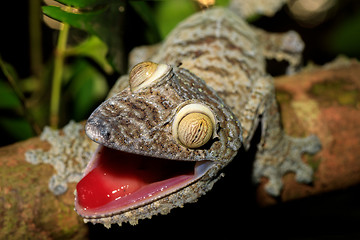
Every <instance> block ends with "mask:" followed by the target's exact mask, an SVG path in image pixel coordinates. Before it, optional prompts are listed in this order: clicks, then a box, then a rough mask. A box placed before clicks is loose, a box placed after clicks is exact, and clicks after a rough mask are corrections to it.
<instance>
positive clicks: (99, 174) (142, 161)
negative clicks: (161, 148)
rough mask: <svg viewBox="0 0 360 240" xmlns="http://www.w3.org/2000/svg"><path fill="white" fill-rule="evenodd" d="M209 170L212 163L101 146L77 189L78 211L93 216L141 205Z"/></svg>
mask: <svg viewBox="0 0 360 240" xmlns="http://www.w3.org/2000/svg"><path fill="white" fill-rule="evenodd" d="M209 166H210V162H209V161H202V162H192V161H175V160H166V159H159V158H152V157H145V156H141V155H135V154H130V153H125V152H121V151H117V150H114V149H110V148H107V147H104V146H100V148H99V150H98V151H97V153H96V154H95V159H94V162H93V163H92V165H91V166H90V168H89V170H88V172H87V174H86V175H85V176H84V177H83V179H82V180H81V181H80V182H79V183H78V184H77V186H76V192H77V197H76V208H77V211H78V212H79V213H80V214H82V215H88V214H92V215H93V214H107V213H109V212H115V211H121V210H122V209H126V208H129V207H132V206H134V205H141V204H142V203H146V202H147V201H151V200H152V199H154V198H156V197H159V196H163V195H166V194H167V193H169V192H171V191H174V190H176V189H179V188H181V187H184V186H186V185H188V184H189V183H191V182H193V181H194V180H196V179H198V178H199V177H200V176H202V175H203V174H204V173H205V172H206V171H207V170H208V168H209Z"/></svg>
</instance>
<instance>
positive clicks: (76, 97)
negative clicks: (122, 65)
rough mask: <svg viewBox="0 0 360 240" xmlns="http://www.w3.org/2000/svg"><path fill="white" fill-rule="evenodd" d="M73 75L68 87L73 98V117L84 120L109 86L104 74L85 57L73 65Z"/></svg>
mask: <svg viewBox="0 0 360 240" xmlns="http://www.w3.org/2000/svg"><path fill="white" fill-rule="evenodd" d="M71 68H72V69H71V70H70V71H72V77H71V81H70V85H69V87H68V89H67V91H68V93H69V94H70V95H71V99H72V101H71V102H72V106H71V107H72V113H73V114H72V118H73V119H75V120H78V121H80V120H83V119H85V118H87V117H88V115H89V114H90V113H91V111H92V110H93V109H94V107H96V105H97V104H99V102H100V101H102V100H103V99H104V98H105V96H106V94H107V92H108V90H109V87H108V85H107V82H106V79H105V78H104V76H103V75H102V74H101V73H99V72H98V70H97V69H96V68H94V67H93V66H92V65H91V64H90V63H88V62H87V61H86V60H85V59H79V60H78V61H76V62H75V63H74V64H72V65H71Z"/></svg>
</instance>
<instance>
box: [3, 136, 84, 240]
mask: <svg viewBox="0 0 360 240" xmlns="http://www.w3.org/2000/svg"><path fill="white" fill-rule="evenodd" d="M38 148H41V149H44V150H47V149H49V148H50V145H49V144H48V143H47V142H43V141H41V140H40V139H39V138H38V137H36V138H31V139H29V140H27V141H24V142H19V143H16V144H13V145H10V146H6V147H2V148H0V179H1V180H0V239H83V238H84V237H85V236H86V235H87V231H88V230H87V226H86V225H85V224H84V223H83V221H82V219H81V218H79V217H78V216H77V214H76V213H75V211H74V194H73V192H74V188H75V184H70V185H69V190H68V191H67V192H66V194H64V195H61V196H55V195H53V194H52V193H51V192H50V191H49V189H48V182H49V179H50V177H51V176H52V175H53V174H54V172H55V171H54V169H53V167H52V166H51V165H48V164H38V165H33V164H31V163H28V162H26V161H25V152H26V151H27V150H29V149H38Z"/></svg>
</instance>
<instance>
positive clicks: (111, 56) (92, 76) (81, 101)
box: [0, 0, 360, 145]
mask: <svg viewBox="0 0 360 240" xmlns="http://www.w3.org/2000/svg"><path fill="white" fill-rule="evenodd" d="M48 1H50V0H46V2H48ZM229 1H230V0H217V1H216V5H220V6H226V5H228V3H229ZM58 2H59V3H61V4H60V5H58V4H56V6H42V7H41V0H32V1H29V3H28V4H29V16H25V17H28V18H29V20H30V21H29V22H31V25H30V24H29V32H30V34H29V35H30V39H29V41H30V44H29V46H31V47H29V48H31V49H33V50H34V49H36V51H29V54H30V59H31V60H30V63H28V65H29V67H28V68H29V69H30V73H29V74H28V75H26V76H24V73H23V71H22V69H19V68H18V69H16V68H15V67H13V66H12V65H11V64H9V63H8V62H7V60H8V59H7V58H8V56H9V55H7V56H6V57H5V55H6V54H4V55H3V54H1V55H2V57H3V59H1V57H0V67H1V72H0V114H1V115H0V129H1V131H2V132H5V133H6V136H7V137H6V139H5V140H3V141H0V145H1V144H8V143H11V142H13V141H18V140H22V139H26V138H29V137H31V136H34V135H37V134H39V133H40V132H41V130H42V129H43V127H44V126H45V125H49V123H50V121H49V119H50V110H49V108H50V105H51V104H50V102H51V101H52V100H51V99H52V96H51V95H52V94H53V91H50V89H51V87H52V86H53V85H54V84H53V83H54V69H56V68H59V66H60V69H57V71H58V74H60V75H59V76H58V77H60V80H61V84H60V87H59V89H58V90H59V92H60V93H61V94H60V95H59V99H57V100H58V102H59V111H58V113H57V114H58V116H57V117H58V118H59V125H58V126H57V127H61V126H63V125H64V124H66V123H67V122H68V121H69V120H71V119H74V120H76V121H81V120H85V119H86V118H87V117H88V116H89V114H90V113H91V111H92V110H93V109H94V108H95V107H96V106H97V105H98V104H99V103H100V102H101V101H103V99H104V98H105V97H106V94H107V92H108V90H109V88H110V86H111V85H112V84H113V83H114V82H115V81H116V78H117V77H119V75H121V74H124V73H126V72H127V54H128V52H129V51H130V50H131V48H132V47H134V46H136V45H139V44H153V43H156V42H159V41H161V40H162V39H164V38H165V37H166V35H167V34H168V33H169V32H170V31H171V30H172V29H173V28H174V27H175V26H176V24H178V23H179V22H180V21H181V20H183V19H184V18H186V17H187V16H190V15H191V14H193V13H194V12H196V11H201V10H202V7H201V6H200V5H199V4H198V3H197V2H196V1H195V0H166V1H153V0H148V1H141V0H139V1H132V0H58ZM40 9H41V10H42V13H43V14H45V15H47V16H49V17H50V18H52V19H55V20H57V21H60V22H62V23H63V25H62V26H65V25H68V26H70V31H69V33H68V34H62V33H64V28H62V30H61V29H60V30H50V29H49V28H47V27H46V26H44V23H43V22H42V21H41V20H40V19H39V16H37V15H36V14H37V13H39V12H40V11H41V10H40ZM356 9H357V10H359V9H360V8H355V9H354V11H353V13H352V14H350V15H349V16H348V17H344V18H343V19H342V21H339V22H336V24H335V26H334V27H333V28H331V29H330V30H329V31H328V32H327V35H326V37H327V38H328V39H329V40H328V41H327V44H322V45H321V46H325V45H326V46H328V51H329V52H336V54H338V53H346V54H348V55H349V56H356V54H360V44H358V43H359V41H360V39H359V37H360V34H359V32H360V28H359V27H360V14H359V12H356ZM282 12H285V11H282ZM276 17H277V16H275V17H274V18H273V19H276ZM259 19H260V21H258V22H261V21H262V19H264V18H261V17H259ZM265 19H266V18H265ZM330 20H331V18H330ZM266 21H267V23H268V24H270V23H271V19H270V18H268V19H266ZM288 23H289V22H288V21H287V22H284V21H283V20H282V21H275V23H274V24H273V25H274V26H281V25H283V26H286V25H287V24H288ZM36 24H37V25H36ZM255 24H256V23H255ZM276 24H277V25H276ZM33 26H34V27H33ZM35 26H37V27H35ZM60 26H61V25H60ZM44 29H45V30H46V31H48V32H51V34H52V35H53V36H54V37H55V38H54V39H55V42H53V43H52V45H51V44H50V45H51V49H50V51H49V49H45V47H46V46H48V45H49V43H48V42H44V43H42V42H41V41H42V40H43V39H44V36H43V35H42V34H43V33H42V31H44ZM270 29H271V28H270ZM280 29H281V28H280ZM296 30H299V28H296ZM299 31H300V33H301V29H300V30H299ZM314 31H315V30H314ZM24 32H27V31H24ZM129 33H130V34H129ZM61 35H63V37H64V36H65V40H66V42H65V47H64V49H62V48H59V46H58V45H56V42H58V41H59V40H60V36H61ZM41 36H42V37H41ZM56 36H57V38H56ZM324 36H325V35H324ZM35 37H37V38H35ZM32 38H33V39H32ZM318 39H320V38H318ZM305 40H306V38H305ZM314 42H316V41H315V40H314ZM306 44H307V46H308V45H309V46H310V44H308V43H306ZM6 47H8V46H6ZM10 47H11V48H16V47H17V46H15V44H14V45H11V46H10ZM36 47H37V48H36ZM308 49H311V46H310V48H308ZM42 51H43V52H45V51H47V52H50V53H47V55H49V56H50V57H48V58H44V57H43V54H42ZM44 55H46V54H44ZM39 59H40V60H39ZM59 62H60V63H62V64H60V65H59V64H58V65H57V64H56V63H59ZM11 63H12V64H14V62H11ZM15 65H16V64H14V66H15ZM30 65H32V66H31V67H30ZM19 76H21V77H19Z"/></svg>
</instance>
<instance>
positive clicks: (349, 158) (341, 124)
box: [257, 60, 360, 206]
mask: <svg viewBox="0 0 360 240" xmlns="http://www.w3.org/2000/svg"><path fill="white" fill-rule="evenodd" d="M275 86H276V89H277V98H278V101H279V103H280V107H281V113H282V119H283V124H284V128H285V130H286V132H287V133H289V134H290V135H294V136H299V137H301V136H306V135H308V134H310V133H314V134H316V135H317V136H318V137H319V138H320V140H321V143H322V147H323V148H322V150H321V151H320V152H319V153H318V154H316V155H314V156H304V160H305V161H306V162H307V163H309V164H310V165H311V166H312V167H313V169H314V170H315V174H314V181H313V183H312V184H311V185H305V184H300V183H297V182H296V181H295V179H294V174H293V173H289V174H286V175H285V176H284V177H283V181H284V189H283V191H282V194H281V197H280V198H279V199H274V198H272V197H270V196H269V195H267V194H266V193H265V191H264V189H263V186H264V184H265V183H266V181H267V180H266V179H263V181H262V183H261V184H260V186H259V187H258V189H257V199H258V202H259V204H260V205H263V206H264V205H271V204H275V203H278V202H285V201H289V200H293V199H298V198H303V197H307V196H311V195H315V194H321V193H325V192H329V191H334V190H339V189H344V188H348V187H350V186H354V185H356V184H359V183H360V148H359V147H360V126H359V122H360V64H359V63H358V62H356V61H350V60H346V61H337V62H336V63H332V64H330V65H327V66H326V65H325V66H323V67H321V68H318V69H314V70H310V71H303V72H302V73H299V74H296V75H293V76H284V77H279V78H277V79H275Z"/></svg>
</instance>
